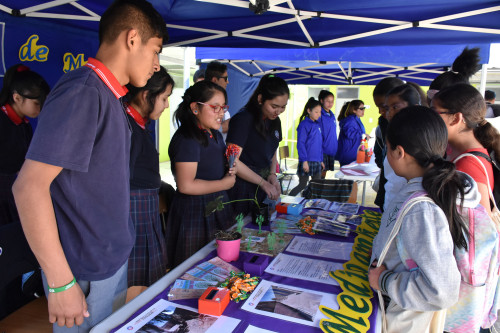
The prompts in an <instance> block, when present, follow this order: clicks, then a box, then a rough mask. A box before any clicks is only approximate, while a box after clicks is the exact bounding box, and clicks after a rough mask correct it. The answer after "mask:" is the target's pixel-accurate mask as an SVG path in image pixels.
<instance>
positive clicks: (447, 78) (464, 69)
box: [429, 47, 481, 90]
mask: <svg viewBox="0 0 500 333" xmlns="http://www.w3.org/2000/svg"><path fill="white" fill-rule="evenodd" d="M480 67H481V65H479V48H473V49H469V48H467V47H466V48H465V49H464V50H463V51H462V53H461V54H460V55H459V56H458V57H457V58H456V59H455V61H454V62H453V65H452V66H451V71H448V72H444V73H442V74H439V75H438V76H437V77H436V78H435V79H434V80H433V81H432V82H431V85H430V86H429V89H434V90H441V89H444V88H446V87H449V86H452V85H454V84H457V83H469V78H470V77H471V76H472V75H473V74H474V73H475V72H477V71H478V70H479V68H480Z"/></svg>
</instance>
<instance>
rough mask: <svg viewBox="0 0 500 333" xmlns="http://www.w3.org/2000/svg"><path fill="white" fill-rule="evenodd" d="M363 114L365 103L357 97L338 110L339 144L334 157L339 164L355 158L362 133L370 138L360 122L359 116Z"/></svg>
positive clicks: (349, 161) (347, 162) (350, 161)
mask: <svg viewBox="0 0 500 333" xmlns="http://www.w3.org/2000/svg"><path fill="white" fill-rule="evenodd" d="M364 115H365V103H364V102H363V101H362V100H359V99H355V100H352V101H350V102H348V103H345V104H344V106H343V107H342V109H341V110H340V114H339V117H338V120H339V127H340V134H339V146H338V150H337V156H336V158H335V159H336V160H338V161H339V163H340V166H343V165H346V164H349V163H352V162H354V161H355V160H356V155H357V151H358V148H359V145H360V144H361V139H362V138H363V135H364V136H365V137H366V139H367V140H368V139H370V136H369V135H368V134H366V130H365V126H364V125H363V123H362V122H361V117H363V116H364Z"/></svg>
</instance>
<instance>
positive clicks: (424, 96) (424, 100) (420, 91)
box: [406, 81, 429, 107]
mask: <svg viewBox="0 0 500 333" xmlns="http://www.w3.org/2000/svg"><path fill="white" fill-rule="evenodd" d="M406 84H407V85H409V86H412V87H413V88H415V90H416V91H417V92H418V94H419V95H420V105H422V106H427V107H428V106H429V103H428V102H427V94H426V93H425V91H424V89H422V87H421V86H420V85H419V84H418V83H415V82H410V81H408V82H406Z"/></svg>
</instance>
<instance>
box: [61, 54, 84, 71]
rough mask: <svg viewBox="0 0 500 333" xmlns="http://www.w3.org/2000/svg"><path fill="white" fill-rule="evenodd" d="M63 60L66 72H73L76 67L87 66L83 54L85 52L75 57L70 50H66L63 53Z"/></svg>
mask: <svg viewBox="0 0 500 333" xmlns="http://www.w3.org/2000/svg"><path fill="white" fill-rule="evenodd" d="M63 62H64V67H63V72H64V73H67V72H71V71H72V70H74V69H77V68H79V67H82V66H85V64H86V63H87V62H86V61H85V56H84V55H83V53H80V54H78V55H77V56H76V57H75V56H73V54H72V53H70V52H66V53H65V54H64V55H63Z"/></svg>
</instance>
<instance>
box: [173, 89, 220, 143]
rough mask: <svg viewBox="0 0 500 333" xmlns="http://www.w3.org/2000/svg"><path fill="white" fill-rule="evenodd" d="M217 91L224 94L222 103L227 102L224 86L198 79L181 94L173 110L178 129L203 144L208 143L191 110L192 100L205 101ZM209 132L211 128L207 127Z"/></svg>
mask: <svg viewBox="0 0 500 333" xmlns="http://www.w3.org/2000/svg"><path fill="white" fill-rule="evenodd" d="M217 92H221V93H222V94H223V95H224V100H225V102H224V103H227V95H226V91H225V90H224V88H222V87H220V86H219V85H217V84H215V83H213V82H210V81H199V82H196V83H195V84H193V85H192V86H191V87H189V88H187V90H186V91H185V92H184V96H182V102H181V104H179V106H178V107H177V110H175V112H174V116H173V118H174V121H175V122H176V123H177V125H178V126H179V125H180V127H179V129H178V130H179V131H180V132H181V133H182V134H184V135H185V136H186V137H188V138H193V139H195V140H196V141H198V142H199V143H200V144H202V145H203V146H205V147H206V146H207V145H208V140H207V137H206V135H205V134H204V133H203V132H204V131H203V130H202V129H201V128H200V126H199V122H198V118H196V116H195V115H194V114H193V111H192V110H191V103H192V102H201V103H205V102H206V101H208V100H210V99H211V98H212V97H213V96H214V95H215V94H216V93H217ZM209 131H210V132H211V131H212V130H211V129H209Z"/></svg>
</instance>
